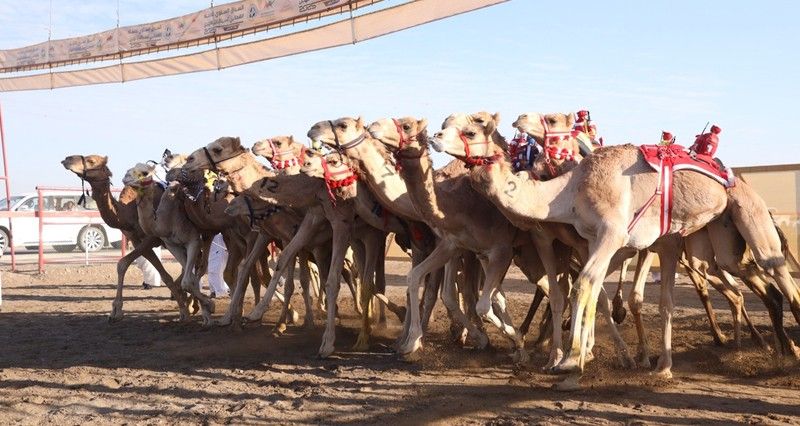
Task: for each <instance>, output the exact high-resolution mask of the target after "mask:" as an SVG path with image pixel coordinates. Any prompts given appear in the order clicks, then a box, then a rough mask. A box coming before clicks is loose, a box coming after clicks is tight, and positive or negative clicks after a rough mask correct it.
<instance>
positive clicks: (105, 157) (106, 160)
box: [103, 155, 108, 164]
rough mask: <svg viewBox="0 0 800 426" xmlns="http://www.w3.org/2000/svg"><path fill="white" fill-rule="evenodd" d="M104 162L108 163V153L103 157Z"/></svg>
mask: <svg viewBox="0 0 800 426" xmlns="http://www.w3.org/2000/svg"><path fill="white" fill-rule="evenodd" d="M103 164H108V155H106V156H104V157H103Z"/></svg>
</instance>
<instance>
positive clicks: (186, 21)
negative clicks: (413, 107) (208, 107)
mask: <svg viewBox="0 0 800 426" xmlns="http://www.w3.org/2000/svg"><path fill="white" fill-rule="evenodd" d="M376 1H379V0H369V1H364V0H361V1H358V0H243V1H237V2H233V3H227V4H223V5H219V6H214V7H211V8H208V9H205V10H201V11H199V12H195V13H190V14H188V15H184V16H180V17H177V18H172V19H167V20H164V21H159V22H152V23H149V24H142V25H132V26H127V27H121V28H116V29H113V30H108V31H104V32H101V33H96V34H90V35H87V36H81V37H74V38H68V39H62V40H51V41H48V42H44V43H39V44H36V45H33V46H27V47H22V48H19V49H11V50H0V72H14V71H25V70H31V69H39V68H43V67H44V66H47V67H54V66H63V65H68V64H71V63H76V62H84V61H90V60H102V59H112V58H124V57H128V56H133V55H138V54H143V53H147V52H150V51H152V50H154V49H159V48H161V49H164V48H170V47H180V46H182V45H187V44H192V45H195V44H204V43H210V42H213V41H214V40H215V39H219V38H229V37H234V36H236V35H241V34H243V33H252V32H255V31H259V30H263V29H267V28H269V27H270V26H271V25H274V24H277V23H280V24H282V25H285V24H287V23H291V22H293V21H294V20H296V19H298V18H302V17H308V16H310V15H314V16H316V15H319V14H323V15H325V12H333V13H341V12H344V11H348V10H350V7H353V9H355V8H357V7H360V6H363V5H367V4H372V3H374V2H376Z"/></svg>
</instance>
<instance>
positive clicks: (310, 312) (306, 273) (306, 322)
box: [298, 251, 314, 329]
mask: <svg viewBox="0 0 800 426" xmlns="http://www.w3.org/2000/svg"><path fill="white" fill-rule="evenodd" d="M308 261H309V259H308V252H306V251H303V252H301V253H300V255H299V257H298V262H299V263H300V287H301V288H302V289H303V303H304V304H305V307H306V314H305V317H304V318H303V328H305V329H311V328H314V302H313V301H312V300H311V288H310V286H311V272H310V270H309V267H308Z"/></svg>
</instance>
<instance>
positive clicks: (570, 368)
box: [550, 358, 581, 374]
mask: <svg viewBox="0 0 800 426" xmlns="http://www.w3.org/2000/svg"><path fill="white" fill-rule="evenodd" d="M550 372H551V373H552V374H578V373H580V372H581V366H580V364H579V363H578V362H577V361H575V360H573V359H572V358H565V359H563V360H561V362H560V363H558V364H556V365H554V366H553V368H551V369H550Z"/></svg>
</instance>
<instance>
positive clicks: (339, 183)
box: [322, 158, 358, 207]
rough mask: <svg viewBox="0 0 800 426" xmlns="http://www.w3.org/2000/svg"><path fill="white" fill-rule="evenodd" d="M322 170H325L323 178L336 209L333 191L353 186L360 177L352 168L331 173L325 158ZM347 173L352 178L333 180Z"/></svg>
mask: <svg viewBox="0 0 800 426" xmlns="http://www.w3.org/2000/svg"><path fill="white" fill-rule="evenodd" d="M322 170H323V176H324V178H325V187H326V188H327V190H328V198H329V199H330V200H331V204H333V207H336V196H335V195H333V190H334V189H339V188H345V187H348V186H350V185H352V184H353V183H355V182H356V181H357V180H358V175H356V174H355V173H354V172H353V169H351V168H350V167H347V169H345V170H341V171H338V172H331V171H330V169H329V168H328V162H327V161H326V160H325V158H322ZM345 173H350V176H347V177H346V178H344V179H341V180H335V179H333V177H334V176H338V175H343V174H345Z"/></svg>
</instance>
